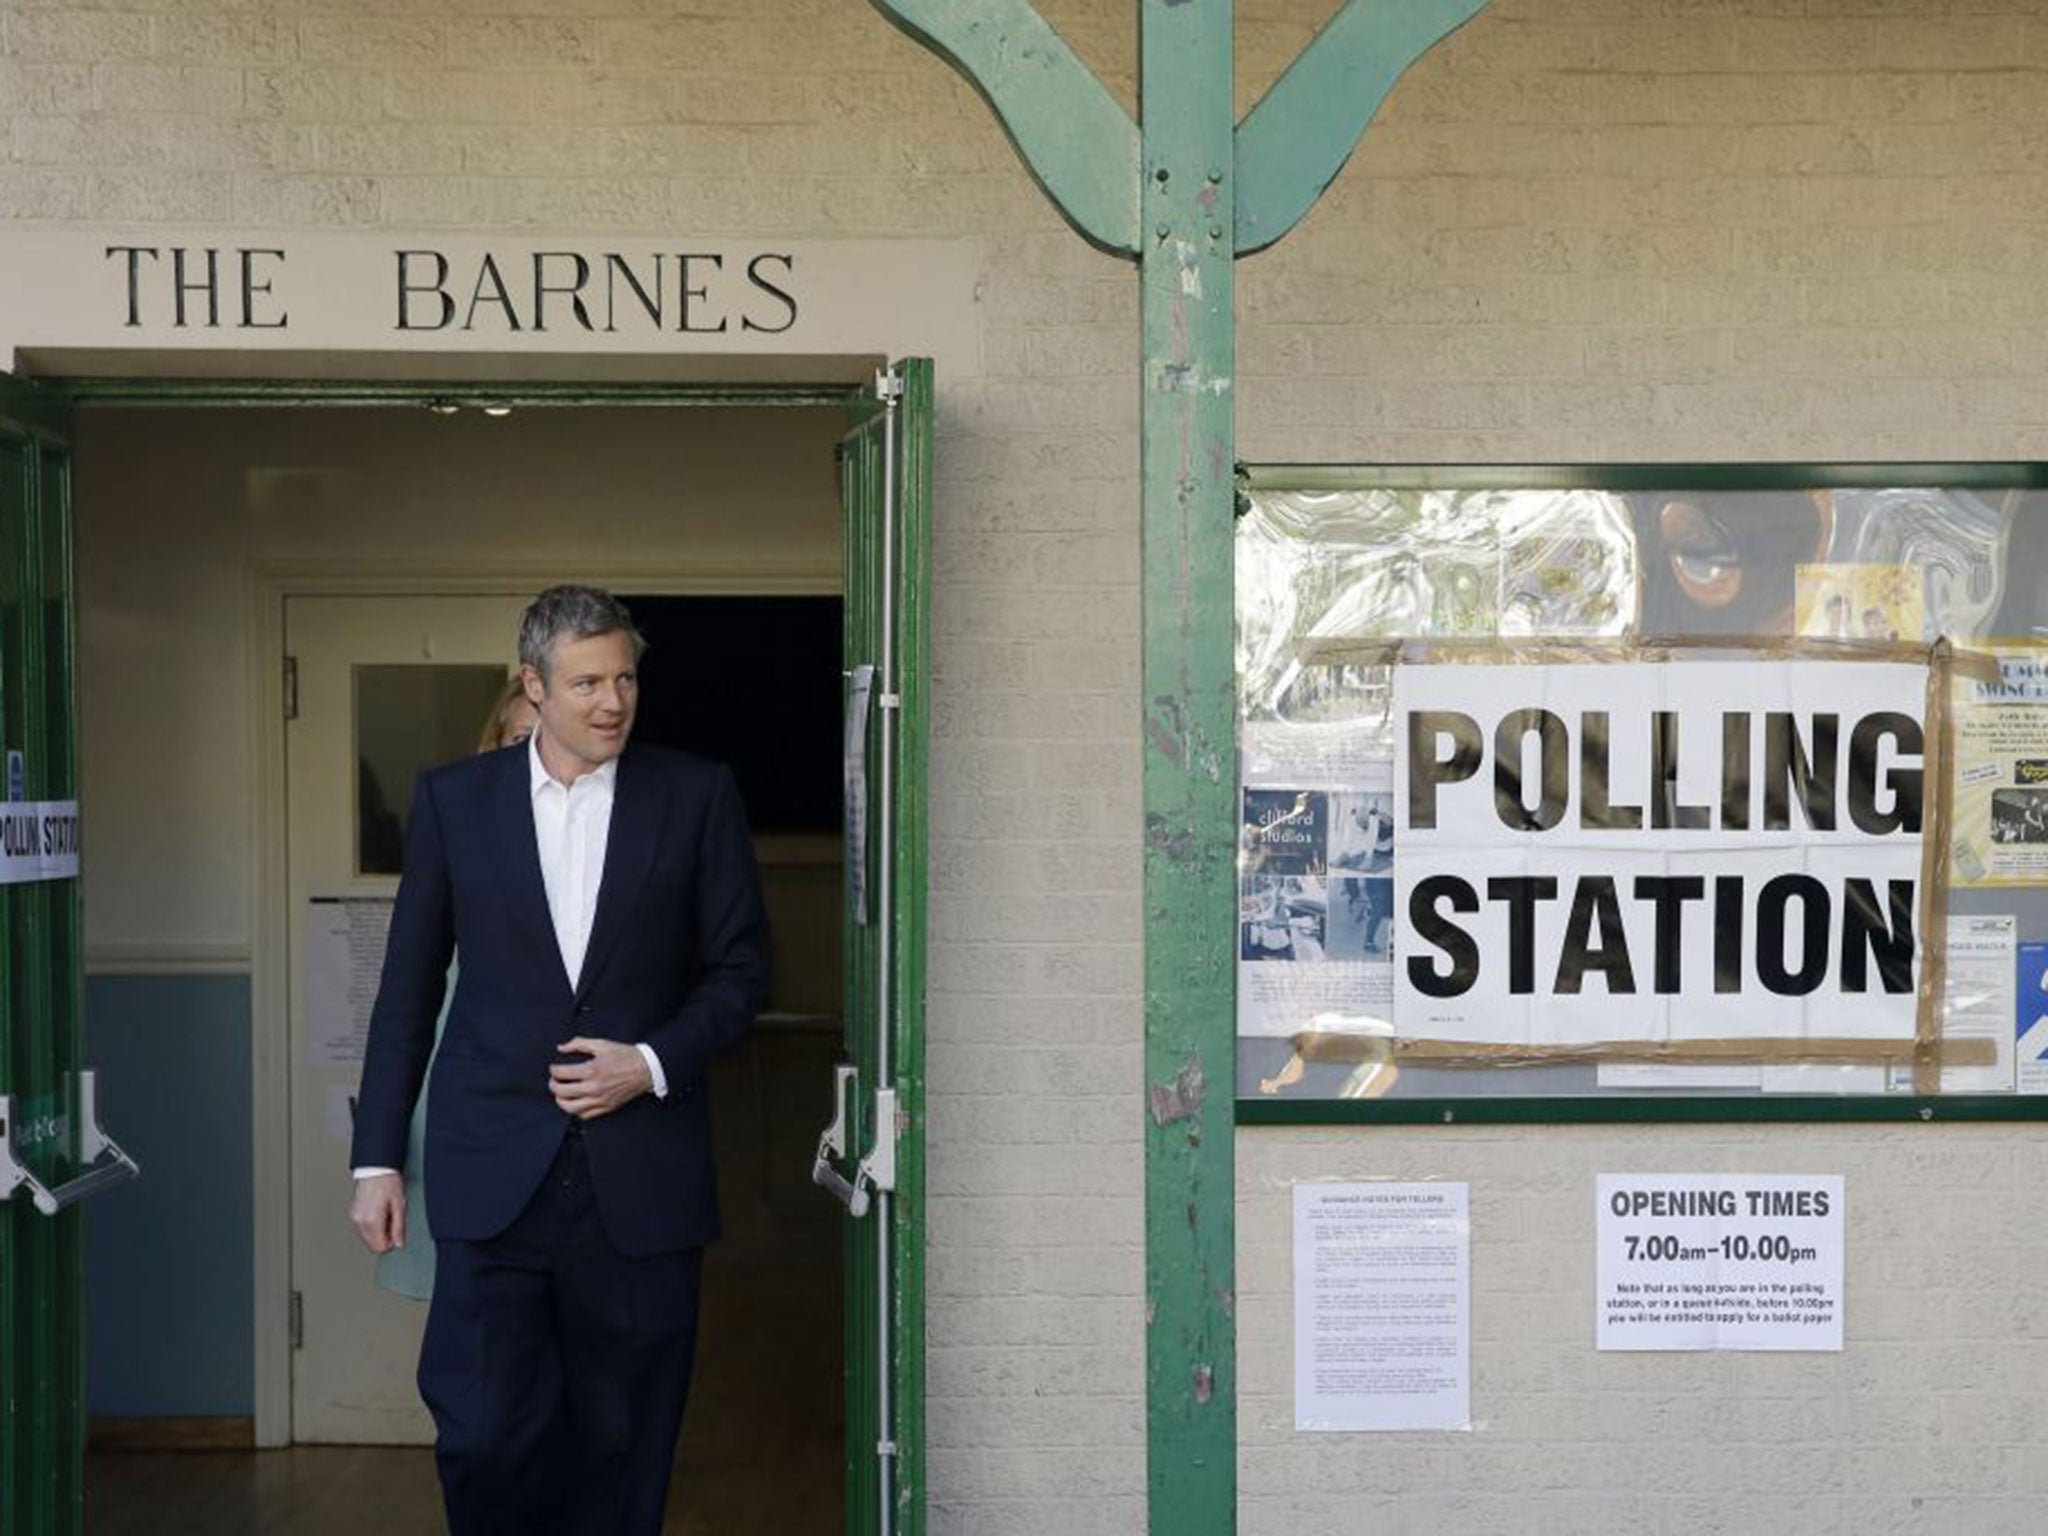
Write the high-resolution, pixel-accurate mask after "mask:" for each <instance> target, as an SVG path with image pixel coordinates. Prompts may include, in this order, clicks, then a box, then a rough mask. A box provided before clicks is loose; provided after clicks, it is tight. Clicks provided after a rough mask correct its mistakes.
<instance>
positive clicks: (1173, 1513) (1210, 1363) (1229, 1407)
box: [874, 0, 1485, 1536]
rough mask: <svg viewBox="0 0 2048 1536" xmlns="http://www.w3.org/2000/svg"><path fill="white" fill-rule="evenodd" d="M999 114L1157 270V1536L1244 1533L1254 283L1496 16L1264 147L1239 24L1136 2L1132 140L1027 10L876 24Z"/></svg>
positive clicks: (1153, 998) (1382, 50) (1056, 198)
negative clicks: (1238, 310)
mask: <svg viewBox="0 0 2048 1536" xmlns="http://www.w3.org/2000/svg"><path fill="white" fill-rule="evenodd" d="M874 3H875V5H876V7H877V8H878V9H880V10H881V11H883V12H884V13H885V14H887V15H888V16H890V17H891V18H892V19H893V20H895V21H896V22H897V23H898V24H900V25H901V26H903V27H904V28H905V29H906V30H907V31H909V32H910V33H911V34H912V35H913V36H914V37H916V38H918V39H919V40H920V41H922V42H924V43H925V44H926V45H928V46H929V47H931V48H933V49H934V50H936V51H937V52H938V53H940V54H941V55H943V56H944V57H945V58H947V59H948V60H949V61H950V62H951V63H952V64H953V65H954V66H955V67H956V68H958V69H959V70H960V71H961V72H962V73H963V74H965V75H966V76H967V78H968V79H969V80H970V81H972V82H973V84H974V85H975V87H976V88H977V89H978V90H979V91H980V92H981V93H982V95H983V96H984V97H985V98H987V100H988V101H989V103H990V105H991V106H992V107H993V108H994V109H995V112H996V115H997V116H998V117H999V118H1000V119H1001V121H1002V123H1003V126H1004V128H1005V129H1006V130H1007V131H1008V133H1009V135H1010V138H1011V140H1012V142H1014V143H1015V144H1016V146H1017V149H1018V151H1019V153H1020V154H1021V155H1022V156H1023V157H1024V161H1025V164H1026V165H1027V166H1028V167H1029V168H1030V170H1031V173H1032V174H1033V176H1035V177H1036V178H1037V179H1038V182H1039V184H1040V185H1041V186H1043V187H1044V188H1045V190H1046V192H1047V195H1048V196H1050V197H1051V198H1052V200H1053V202H1054V203H1055V204H1056V205H1057V206H1058V207H1059V209H1060V210H1061V212H1062V213H1064V214H1065V215H1066V217H1067V219H1068V220H1069V221H1070V222H1071V223H1072V224H1073V225H1074V226H1075V228H1076V229H1078V230H1079V231H1080V232H1081V234H1082V235H1084V236H1085V237H1086V238H1088V239H1089V240H1091V241H1092V242H1094V243H1095V244H1096V245H1098V246H1100V247H1102V248H1103V249H1105V250H1108V251H1111V252H1114V253H1116V254H1120V255H1126V256H1135V257H1136V258H1137V262H1138V273H1139V281H1140V283H1141V285H1142V289H1143V303H1142V306H1141V313H1142V321H1143V330H1144V338H1143V339H1144V353H1143V359H1142V364H1141V369H1140V388H1141V391H1142V395H1143V410H1142V416H1141V423H1140V435H1141V448H1140V453H1141V459H1142V465H1143V483H1142V486H1141V489H1140V522H1141V527H1142V536H1143V541H1144V603H1143V608H1144V612H1143V628H1144V665H1143V684H1142V687H1143V695H1144V699H1143V707H1144V721H1143V726H1144V780H1145V848H1144V858H1145V872H1144V902H1145V1077H1146V1095H1145V1113H1146V1122H1145V1137H1146V1139H1145V1290H1146V1294H1145V1317H1146V1424H1147V1439H1146V1444H1147V1479H1148V1503H1147V1510H1148V1515H1147V1522H1148V1528H1149V1529H1150V1531H1151V1532H1152V1533H1153V1536H1230V1533H1231V1532H1234V1531H1235V1530H1236V1528H1237V1402H1236V1384H1237V1369H1236V1342H1237V1332H1236V1322H1235V1313H1236V1290H1237V1287H1236V1230H1235V1228H1236V1205H1235V1202H1236V1190H1235V1149H1234V1146H1233V1138H1234V1135H1235V1124H1234V1118H1233V1117H1234V1101H1235V1094H1234V1091H1233V1089H1234V1085H1235V1077H1236V1009H1235V998H1234V989H1233V978H1234V974H1235V956H1236V944H1235V929H1236V910H1237V902H1236V847H1237V839H1236V820H1237V818H1236V807H1235V803H1234V802H1235V799H1236V792H1237V750H1236V722H1237V708H1236V697H1235V679H1234V676H1233V655H1232V653H1233V628H1234V620H1235V605H1234V601H1233V595H1232V562H1231V524H1232V512H1233V484H1232V475H1233V472H1234V466H1235V464H1236V462H1237V452H1236V434H1235V425H1234V420H1233V414H1234V406H1235V400H1234V398H1233V396H1234V388H1235V369H1236V351H1237V339H1236V330H1235V325H1234V321H1233V317H1232V307H1231V300H1232V284H1233V270H1232V264H1233V262H1234V261H1235V260H1236V258H1237V257H1239V256H1243V255H1248V254H1250V253H1251V252H1254V251H1258V250H1263V249H1264V248H1265V247H1267V246H1269V245H1271V244H1273V243H1274V242H1275V241H1277V240H1279V239H1280V238H1281V237H1282V236H1283V235H1285V234H1286V233H1287V231H1288V230H1289V229H1291V228H1293V227H1294V225H1295V224H1296V223H1297V222H1299V221H1300V219H1301V218H1302V216H1303V215H1305V214H1306V213H1307V212H1308V210H1309V209H1310V208H1312V207H1313V206H1314V205H1315V202H1316V199H1317V198H1318V197H1320V196H1321V194H1322V191H1323V189H1324V188H1325V187H1327V186H1328V185H1329V183H1330V182H1331V180H1332V179H1333V178H1334V177H1335V176H1336V175H1337V173H1338V171H1339V170H1341V169H1342V168H1343V165H1344V163H1345V161H1346V160H1348V159H1349V158H1350V155H1351V152H1352V150H1353V148H1354V147H1355V146H1356V145H1357V143H1358V140H1359V137H1360V135H1362V134H1363V133H1364V131H1365V129H1366V126H1367V125H1368V124H1369V123H1370V122H1371V121H1372V118H1373V115H1374V113H1375V112H1377V111H1378V110H1379V106H1380V103H1381V101H1382V100H1384V99H1385V96H1386V93H1387V91H1388V90H1389V89H1390V88H1391V87H1392V85H1393V83H1394V82H1395V81H1396V80H1397V79H1399V78H1400V76H1401V73H1402V71H1403V70H1405V69H1406V68H1407V67H1408V66H1409V65H1410V64H1412V63H1413V62H1414V61H1415V60H1416V59H1418V58H1420V57H1421V56H1422V55H1423V54H1424V53H1425V52H1427V51H1428V50H1429V48H1430V47H1432V46H1433V45H1434V44H1435V43H1436V42H1438V41H1439V40H1440V39H1442V38H1443V37H1444V36H1446V35H1448V34H1449V33H1450V32H1451V31H1453V30H1454V29H1456V28H1457V27H1459V26H1460V25H1462V24H1463V23H1464V22H1466V21H1468V20H1469V19H1470V18H1471V17H1472V16H1474V15H1475V14H1477V13H1478V12H1479V11H1480V10H1481V9H1483V7H1484V5H1485V0H1347V3H1346V4H1345V5H1344V6H1343V8H1342V9H1341V10H1339V11H1338V12H1337V14H1336V15H1335V16H1334V17H1333V18H1332V19H1331V20H1330V22H1329V23H1328V24H1327V25H1326V26H1325V27H1324V28H1323V29H1322V31H1321V32H1320V33H1318V34H1317V36H1316V38H1315V39H1314V41H1312V42H1311V43H1310V44H1309V46H1308V47H1307V48H1306V49H1305V50H1304V51H1303V52H1302V54H1301V56H1300V57H1299V58H1298V59H1297V60H1296V61H1295V63H1294V64H1293V65H1292V66H1291V67H1290V68H1289V69H1288V71H1287V72H1286V74H1284V75H1283V76H1282V77H1281V78H1280V80H1279V81H1278V83H1276V84H1275V85H1274V87H1273V88H1272V90H1271V91H1269V92H1268V93H1267V95H1266V97H1265V98H1264V99H1263V100H1262V101H1260V103H1259V104H1258V105H1257V106H1256V107H1255V108H1254V109H1253V110H1252V112H1251V113H1250V114H1249V115H1248V116H1247V117H1246V118H1245V120H1244V122H1243V123H1242V124H1237V123H1234V122H1233V121H1232V107H1231V100H1232V95H1231V93H1232V65H1231V49H1232V43H1233V31H1232V5H1231V0H1139V16H1140V31H1139V64H1140V88H1139V89H1140V102H1139V107H1140V116H1141V119H1142V127H1140V126H1139V125H1137V124H1133V123H1132V122H1131V120H1130V118H1129V116H1128V115H1127V114H1126V113H1125V112H1124V111H1123V109H1122V108H1121V107H1119V106H1118V105H1117V104H1116V102H1115V100H1114V99H1113V98H1112V97H1111V96H1110V95H1109V93H1108V92H1107V90H1105V89H1104V88H1103V86H1102V84H1101V82H1100V81H1099V80H1097V79H1096V78H1095V76H1094V75H1093V74H1091V73H1090V72H1089V70H1088V68H1087V66H1086V65H1085V64H1083V63H1082V62H1081V61H1080V60H1079V59H1078V58H1077V57H1076V56H1075V55H1074V53H1073V51H1072V49H1071V48H1069V47H1068V46H1067V44H1066V43H1065V42H1064V41H1063V40H1062V39H1061V38H1060V37H1059V35H1058V34H1057V33H1056V32H1054V31H1053V29H1052V28H1051V27H1050V26H1048V25H1047V24H1046V22H1045V20H1044V18H1043V17H1041V16H1040V15H1039V14H1038V13H1037V11H1036V10H1035V9H1033V7H1032V6H1031V5H1030V4H1029V3H1028V0H874Z"/></svg>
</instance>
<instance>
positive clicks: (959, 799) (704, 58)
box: [0, 0, 1144, 1536]
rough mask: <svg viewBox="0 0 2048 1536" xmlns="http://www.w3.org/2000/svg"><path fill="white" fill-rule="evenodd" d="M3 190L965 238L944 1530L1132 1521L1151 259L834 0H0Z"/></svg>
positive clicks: (942, 747) (31, 208)
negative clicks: (1061, 200)
mask: <svg viewBox="0 0 2048 1536" xmlns="http://www.w3.org/2000/svg"><path fill="white" fill-rule="evenodd" d="M1105 13H1107V15H1105ZM1060 14H1061V16H1062V19H1063V20H1066V21H1069V22H1070V23H1072V24H1073V26H1074V30H1075V31H1076V34H1077V35H1078V36H1080V37H1082V38H1083V40H1084V41H1086V42H1087V43H1088V45H1089V47H1090V49H1091V52H1102V53H1103V54H1104V55H1105V56H1110V57H1113V56H1114V54H1115V52H1116V49H1117V47H1118V39H1119V37H1121V38H1122V39H1123V41H1124V46H1125V51H1126V53H1127V52H1128V39H1129V37H1130V35H1131V32H1130V19H1129V17H1128V16H1127V15H1121V14H1120V8H1119V7H1103V6H1100V5H1089V4H1069V5H1067V6H1066V7H1064V8H1063V10H1062V11H1061V12H1060ZM1098 32H1099V33H1102V34H1104V37H1103V39H1102V40H1100V41H1098V39H1097V37H1096V36H1095V34H1097V33H1098ZM1114 67H1116V68H1120V69H1121V70H1122V72H1123V75H1124V77H1125V79H1124V89H1125V90H1126V91H1128V74H1129V65H1128V60H1127V59H1126V60H1125V62H1124V63H1122V64H1121V65H1116V66H1114ZM0 217H4V218H7V219H12V220H19V221H25V222H35V223H53V222H61V223H73V224H91V225H95V226H116V225H118V226H120V227H123V228H134V227H136V226H141V227H144V228H148V227H151V226H157V225H164V226H172V225H176V224H179V223H187V224H199V225H212V226H216V227H218V226H224V225H232V226H254V227H278V228H343V229H347V228H353V229H378V228H389V229H393V230H423V231H432V230H437V229H450V230H457V229H459V230H476V231H518V230H528V229H531V230H546V231H550V232H563V231H566V232H570V233H577V234H586V235H589V236H592V237H596V236H601V235H603V234H605V233H610V232H621V233H624V232H686V233H696V234H706V235H730V236H766V237H773V236H776V235H788V236H812V237H833V236H840V237H855V238H863V237H873V238H886V237H891V236H915V235H942V236H947V237H956V238H959V237H966V238H979V239H982V240H984V241H985V242H986V247H987V250H988V253H989V255H988V262H987V273H986V277H987V281H986V285H985V290H984V293H985V300H984V310H985V320H984V331H983V336H982V357H983V372H982V376H981V377H978V378H963V377H957V376H951V377H949V376H942V377H941V378H940V380H939V394H940V402H941V404H940V422H939V439H938V459H937V478H938V484H939V501H938V529H937V537H936V540H935V547H936V551H937V553H936V558H937V560H938V562H939V568H938V570H937V572H936V576H937V588H938V590H937V600H936V613H935V623H936V629H937V634H936V644H935V648H934V649H935V661H934V665H935V669H936V674H937V675H936V678H935V686H934V693H933V706H934V719H933V728H934V732H935V736H936V749H935V752H934V765H933V786H932V788H933V796H934V798H933V806H932V809H933V826H932V834H933V835H932V861H933V870H932V886H933V901H932V927H933V941H934V943H933V963H932V977H931V991H932V998H931V1015H930V1017H931V1035H932V1043H931V1052H930V1062H931V1086H932V1123H931V1138H932V1142H931V1147H932V1164H931V1166H932V1188H931V1210H930V1228H931V1236H932V1247H931V1257H930V1284H931V1327H930V1377H929V1383H930V1385H929V1390H930V1396H931V1408H930V1419H931V1450H932V1510H933V1528H934V1529H935V1530H938V1531H948V1532H963V1533H966V1532H971V1533H974V1536H1012V1533H1023V1532H1031V1533H1033V1536H1040V1533H1043V1532H1047V1531H1058V1532H1062V1533H1068V1536H1096V1533H1112V1532H1114V1533H1127V1532H1132V1531H1137V1530H1140V1529H1142V1527H1143V1504H1142V1493H1141V1490H1142V1486H1143V1445H1144V1437H1143V1398H1142V1356H1143V1338H1142V1303H1141V1300H1140V1296H1139V1291H1140V1286H1141V1277H1142V1273H1143V1256H1142V1249H1141V1247H1140V1243H1141V1233H1142V1227H1143V1220H1142V1214H1143V1213H1142V1195H1141V1179H1142V1170H1141V1160H1140V1143H1139V1118H1138V1117H1139V1113H1140V1099H1139V1091H1138V1085H1139V1082H1140V1078H1141V1056H1142V1050H1141V1038H1140V1034H1141V1025H1140V1019H1139V1013H1138V1005H1137V994H1138V985H1139V982H1138V939H1139V928H1138V911H1139V905H1138V896H1137V871H1138V844H1137V836H1136V828H1137V826H1138V823H1139V789H1138V753H1137V710H1136V698H1137V687H1136V649H1135V635H1136V631H1137V571H1138V564H1137V560H1138V555H1137V549H1136V544H1135V538H1134V530H1135V506H1136V491H1135V478H1134V476H1135V465H1136V449H1135V417H1136V412H1135V385H1134V383H1133V382H1132V378H1133V375H1134V367H1135V348H1136V342H1135V335H1136V292H1135V284H1134V282H1133V280H1132V278H1131V275H1130V273H1129V272H1128V270H1127V269H1125V268H1124V267H1122V266H1121V265H1119V264H1118V263H1116V262H1114V261H1112V260H1110V259H1108V258H1105V257H1103V256H1101V255H1099V254H1096V253H1095V252H1093V251H1091V250H1090V249H1088V248H1087V247H1086V246H1084V245H1083V244H1082V243H1081V242H1080V241H1079V240H1078V239H1076V238H1075V237H1074V236H1072V235H1071V234H1070V233H1069V232H1068V231H1067V228H1066V226H1065V224H1064V223H1063V222H1062V221H1061V220H1060V218H1059V217H1058V215H1057V214H1056V213H1055V212H1054V211H1053V210H1052V209H1051V208H1050V206H1049V205H1048V204H1047V203H1046V202H1045V200H1044V199H1043V197H1042V196H1041V195H1040V193H1039V192H1038V190H1037V189H1036V187H1035V186H1034V185H1033V184H1032V182H1031V181H1030V179H1029V177H1028V176H1027V175H1026V174H1025V173H1024V172H1023V171H1022V170H1021V168H1019V166H1018V165H1017V163H1016V160H1015V157H1014V155H1013V154H1012V152H1011V150H1010V148H1009V145H1008V143H1007V141H1006V140H1005V139H1004V138H1003V136H1002V133H1001V131H1000V129H999V128H998V127H997V126H996V124H995V123H994V121H993V120H992V118H991V117H990V115H989V113H988V111H987V110H986V108H985V107H984V106H983V104H982V103H981V101H980V99H979V98H978V97H976V96H975V95H974V94H973V92H972V91H971V90H970V89H969V88H968V87H967V86H966V85H965V84H964V83H962V82H961V81H960V80H959V79H958V77H957V76H955V75H954V73H953V72H952V71H951V70H950V69H948V68H947V67H945V66H944V65H943V64H942V63H940V62H939V61H938V60H937V59H936V58H934V57H933V56H932V55H930V54H929V53H927V52H926V51H924V50H923V49H922V48H920V47H919V46H917V45H916V44H914V43H912V42H911V41H910V40H909V39H907V38H906V37H904V36H903V35H902V34H900V33H898V32H897V31H896V30H895V29H893V28H892V27H890V26H889V25H888V24H887V23H886V22H885V21H884V20H883V19H882V18H881V17H880V16H879V15H877V14H876V13H874V12H873V11H871V10H870V9H869V8H868V7H866V6H864V5H860V4H855V3H849V0H691V3H689V4H687V5H677V6H674V7H668V6H650V5H647V4H644V3H638V0H448V3H445V4H434V5H424V4H420V3H419V0H302V3H290V4H286V3H274V4H266V3H256V4H238V3H235V0H220V3H218V4H213V3H208V0H132V3H115V4H111V5H105V6H101V5H92V4H79V3H70V0H67V3H62V4H58V3H48V4H45V3H37V0H6V3H0Z"/></svg>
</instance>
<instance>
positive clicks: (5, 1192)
mask: <svg viewBox="0 0 2048 1536" xmlns="http://www.w3.org/2000/svg"><path fill="white" fill-rule="evenodd" d="M77 1081H78V1126H79V1136H78V1139H79V1148H78V1150H79V1153H80V1155H81V1156H83V1157H84V1159H85V1161H86V1163H87V1164H88V1165H89V1166H88V1167H87V1168H86V1170H85V1171H84V1172H83V1173H81V1174H78V1175H77V1176H76V1177H74V1178H69V1179H66V1180H65V1181H64V1182H63V1183H62V1184H59V1185H58V1186H57V1187H56V1188H55V1189H51V1188H50V1187H49V1186H48V1185H46V1184H44V1183H43V1182H42V1181H41V1180H40V1179H38V1178H37V1177H36V1176H35V1175H34V1174H32V1173H30V1172H29V1171H28V1165H27V1164H26V1163H24V1162H23V1161H22V1159H21V1154H20V1153H19V1152H18V1151H17V1150H16V1149H15V1145H14V1101H13V1099H12V1098H11V1097H10V1096H9V1095H7V1094H4V1093H0V1200H6V1199H9V1198H11V1197H12V1196H13V1194H14V1191H15V1190H16V1189H17V1188H19V1187H20V1186H22V1185H24V1184H25V1185H27V1186H28V1192H29V1196H30V1198H31V1199H33V1200H34V1201H35V1207H36V1209H37V1210H39V1211H41V1212H42V1213H43V1214H44V1215H45V1216H55V1215H56V1214H57V1213H58V1212H59V1211H61V1210H63V1209H64V1208H65V1207H66V1206H71V1205H76V1204H77V1203H78V1202H79V1201H81V1200H83V1199H84V1198H85V1197H86V1196H87V1195H95V1194H98V1193H99V1192H100V1191H101V1190H103V1189H110V1188H112V1187H113V1186H114V1185H116V1184H125V1183H127V1182H128V1181H129V1180H130V1179H132V1178H135V1177H136V1176H137V1175H138V1174H140V1173H141V1172H142V1170H141V1169H140V1168H138V1167H137V1166H136V1165H135V1159H134V1158H132V1157H130V1156H129V1155H128V1154H127V1153H126V1152H123V1151H122V1150H121V1149H120V1147H119V1146H117V1145H116V1144H115V1142H114V1139H113V1138H112V1137H111V1136H109V1135H108V1134H107V1133H106V1132H105V1131H103V1130H101V1129H100V1113H99V1086H98V1079H97V1076H96V1074H94V1073H92V1072H89V1071H87V1072H80V1073H79V1074H78V1078H77ZM103 1153H111V1154H112V1156H111V1157H109V1158H108V1159H107V1160H106V1161H105V1162H101V1161H100V1158H101V1155H102V1154H103Z"/></svg>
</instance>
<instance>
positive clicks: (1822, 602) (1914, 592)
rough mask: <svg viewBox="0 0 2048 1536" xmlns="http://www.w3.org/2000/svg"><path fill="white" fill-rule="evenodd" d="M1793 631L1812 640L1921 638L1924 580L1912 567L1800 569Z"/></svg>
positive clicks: (1924, 628)
mask: <svg viewBox="0 0 2048 1536" xmlns="http://www.w3.org/2000/svg"><path fill="white" fill-rule="evenodd" d="M1792 622H1793V627H1794V628H1795V629H1796V630H1797V631H1798V632H1799V633H1800V634H1801V635H1803V636H1805V637H1806V638H1808V639H1812V640H1877V641H1885V642H1890V641H1897V640H1904V641H1907V642H1909V643H1910V642H1912V641H1915V640H1924V639H1926V638H1927V578H1926V573H1925V572H1924V571H1922V570H1921V568H1920V567H1919V566H1917V565H1802V566H1800V567H1799V571H1798V580H1797V582H1796V584H1795V585H1794V588H1793V600H1792Z"/></svg>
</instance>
